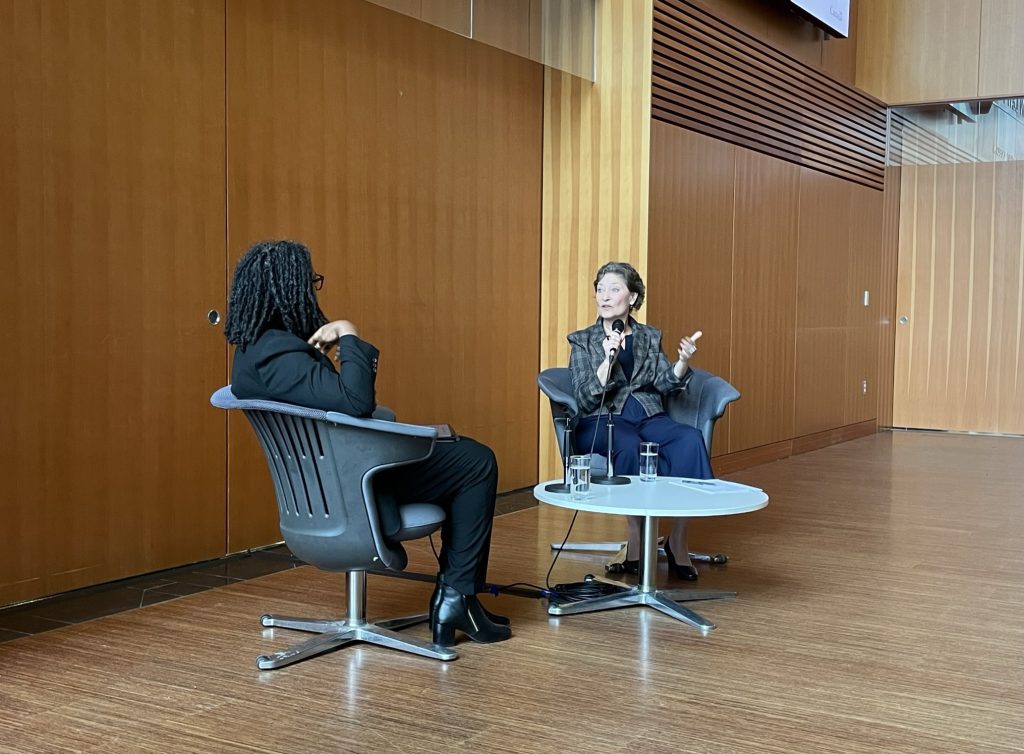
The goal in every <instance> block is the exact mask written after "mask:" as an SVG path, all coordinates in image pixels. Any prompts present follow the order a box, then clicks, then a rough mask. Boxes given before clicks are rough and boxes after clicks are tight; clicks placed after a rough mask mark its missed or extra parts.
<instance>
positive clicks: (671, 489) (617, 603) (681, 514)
mask: <svg viewBox="0 0 1024 754" xmlns="http://www.w3.org/2000/svg"><path fill="white" fill-rule="evenodd" d="M629 480H630V483H629V484H624V485H595V484H593V483H591V485H590V494H589V495H588V497H587V498H586V499H585V500H573V499H572V498H571V496H570V495H569V494H568V493H561V492H549V491H547V490H545V489H544V488H545V486H547V485H549V484H552V483H557V482H559V481H561V480H557V479H555V480H550V481H548V482H542V483H541V484H538V485H537V486H536V487H534V488H533V496H534V497H535V498H537V500H539V501H541V502H542V503H547V504H549V505H556V506H558V507H560V508H569V509H570V510H579V511H588V512H590V513H611V514H613V515H619V516H643V519H644V526H643V535H642V537H641V541H640V578H639V579H638V583H637V585H636V586H635V587H624V588H623V589H622V591H621V592H619V593H616V594H608V595H603V596H601V597H593V598H591V599H584V600H579V601H576V602H561V601H559V600H558V599H557V598H554V599H552V600H551V602H550V603H549V605H548V613H549V614H550V615H572V614H575V613H589V612H594V611H597V610H610V609H612V608H616V607H634V606H639V605H647V606H648V607H653V608H655V609H656V610H660V611H661V612H663V613H665V614H666V615H669V616H671V617H673V618H676V619H677V620H680V621H683V622H684V623H688V624H689V625H691V626H694V627H695V628H697V629H699V630H700V631H701V633H703V634H705V635H706V634H707V633H708V632H709V631H710V630H711V629H713V628H714V627H715V624H714V623H711V622H710V621H708V620H707V619H706V618H703V617H702V616H700V615H698V614H697V613H695V612H694V611H693V610H690V609H689V608H686V607H684V606H682V605H680V604H679V602H686V601H692V600H708V599H719V598H721V597H735V596H736V593H735V592H722V591H708V590H699V589H658V587H657V584H656V582H655V575H656V573H657V563H658V519H659V518H661V517H671V518H696V517H701V516H730V515H734V514H737V513H750V512H751V511H756V510H760V509H761V508H764V507H765V506H766V505H768V496H767V495H766V494H765V493H764V491H763V490H759V489H757V488H756V487H748V486H747V485H743V484H738V483H736V482H727V481H724V480H719V479H706V480H705V479H681V478H676V477H658V479H657V480H656V481H653V482H641V481H640V479H639V477H635V476H631V477H629Z"/></svg>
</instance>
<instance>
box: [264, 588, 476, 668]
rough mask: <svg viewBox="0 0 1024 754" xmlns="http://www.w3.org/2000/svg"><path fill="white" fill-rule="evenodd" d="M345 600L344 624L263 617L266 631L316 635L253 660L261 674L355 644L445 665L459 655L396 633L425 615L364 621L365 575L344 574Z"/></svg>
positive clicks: (334, 621)
mask: <svg viewBox="0 0 1024 754" xmlns="http://www.w3.org/2000/svg"><path fill="white" fill-rule="evenodd" d="M345 587H346V589H345V592H346V594H345V596H346V601H347V603H348V618H347V619H346V620H316V619H313V618H289V617H287V616H284V615H264V616H262V617H260V623H261V624H262V625H263V626H264V627H265V628H289V629H293V630H295V631H310V632H312V633H316V634H319V636H314V637H312V638H311V639H307V640H306V641H303V642H300V643H299V644H296V645H294V646H291V647H288V649H285V650H282V651H280V652H275V653H274V654H272V655H260V656H259V657H257V658H256V667H258V668H259V669H260V670H276V669H277V668H283V667H285V666H286V665H291V664H293V663H296V662H299V661H300V660H306V659H309V658H310V657H316V656H317V655H319V654H323V653H324V652H327V651H329V650H331V649H337V648H338V647H344V646H346V645H348V644H352V643H354V642H357V641H363V642H366V643H367V644H376V645H377V646H381V647H387V648H388V649H397V650H399V651H401V652H409V653H411V654H414V655H420V656H421V657H429V658H431V659H433V660H442V661H444V662H448V661H450V660H455V659H457V658H458V656H459V653H458V652H456V651H455V650H454V649H452V648H451V647H442V646H440V645H437V644H434V643H432V642H428V641H423V640H421V639H413V638H410V637H407V636H403V635H402V634H400V633H398V630H399V629H402V628H406V627H408V626H415V625H416V624H418V623H426V622H427V617H428V616H427V614H426V613H420V614H417V615H408V616H406V617H404V618H390V619H388V620H380V621H376V622H368V621H367V620H366V571H349V572H348V573H346V574H345Z"/></svg>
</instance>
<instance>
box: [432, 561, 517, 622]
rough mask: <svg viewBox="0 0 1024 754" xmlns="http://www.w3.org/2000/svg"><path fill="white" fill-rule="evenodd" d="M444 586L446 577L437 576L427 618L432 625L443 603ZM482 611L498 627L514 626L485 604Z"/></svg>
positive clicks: (481, 607)
mask: <svg viewBox="0 0 1024 754" xmlns="http://www.w3.org/2000/svg"><path fill="white" fill-rule="evenodd" d="M442 586H444V576H442V575H441V574H437V586H435V587H434V593H433V594H431V595H430V607H429V608H427V617H428V618H429V619H430V623H433V622H434V613H435V612H437V606H438V604H439V603H440V602H441V587H442ZM480 609H481V610H483V611H484V615H486V616H487V620H489V621H490V622H491V623H494V624H495V625H498V626H509V625H511V624H512V621H510V620H509V619H508V618H506V617H505V616H504V615H495V614H494V613H492V612H491V611H490V610H488V609H487V608H486V607H484V605H483V603H482V602H481V603H480Z"/></svg>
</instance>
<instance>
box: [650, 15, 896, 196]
mask: <svg viewBox="0 0 1024 754" xmlns="http://www.w3.org/2000/svg"><path fill="white" fill-rule="evenodd" d="M653 28H654V31H653V34H654V41H653V55H654V59H653V64H652V73H653V83H652V95H651V97H652V99H651V102H652V113H653V116H654V117H655V118H656V119H658V120H662V121H664V122H666V123H672V124H674V125H677V126H681V127H683V128H687V129H690V130H693V131H698V132H700V133H704V134H707V135H709V136H713V137H715V138H718V139H723V140H725V141H730V142H732V143H734V144H737V145H739V146H742V147H746V148H748V149H753V150H756V151H759V152H763V153H765V154H770V155H773V156H775V157H778V158H780V159H783V160H787V161H789V162H794V163H796V164H798V165H802V166H805V167H810V168H813V169H815V170H818V171H821V172H824V173H828V174H830V175H834V176H837V177H840V178H844V179H846V180H850V181H855V182H857V183H861V184H863V185H865V186H870V187H872V188H876V189H879V190H881V188H882V186H883V180H884V174H883V171H884V166H885V139H886V133H885V109H884V107H883V106H882V103H880V102H878V101H877V100H874V99H872V98H871V97H869V96H868V95H866V94H864V93H863V92H860V91H858V90H856V89H854V88H853V87H850V86H847V85H845V84H842V83H841V82H839V81H836V80H835V79H833V78H831V77H830V76H828V75H827V74H825V73H823V72H822V71H820V70H819V69H818V68H817V67H815V66H809V65H806V64H803V63H801V62H799V61H796V60H794V59H792V58H790V57H788V56H786V55H784V54H782V53H780V52H779V51H778V50H776V49H774V48H773V47H772V46H771V45H769V44H766V43H765V42H763V41H761V40H759V39H757V38H755V37H752V36H750V35H749V34H747V33H745V32H743V31H741V30H739V29H736V28H734V27H732V26H730V25H729V24H727V23H724V22H723V21H721V20H720V19H718V18H717V17H715V16H714V15H712V14H711V13H709V12H708V11H707V10H706V9H704V8H703V7H702V6H699V5H696V4H694V3H691V2H688V1H687V0H656V2H655V3H654V27H653Z"/></svg>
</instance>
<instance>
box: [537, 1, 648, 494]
mask: <svg viewBox="0 0 1024 754" xmlns="http://www.w3.org/2000/svg"><path fill="white" fill-rule="evenodd" d="M597 13H598V16H597V37H598V40H599V42H598V46H599V49H600V50H601V54H600V55H598V74H597V80H596V82H595V83H593V84H592V83H590V82H588V81H584V80H582V79H580V78H577V77H575V76H571V75H569V74H567V73H562V72H560V71H556V70H553V69H551V68H547V69H545V73H544V77H545V78H544V81H545V86H544V178H543V185H544V189H543V194H544V199H543V233H542V238H543V241H542V271H541V290H540V311H541V314H540V366H541V368H546V367H550V366H564V365H566V364H568V361H569V345H568V343H567V342H566V340H565V336H566V335H567V334H568V333H570V332H572V331H573V330H577V329H579V328H581V327H585V326H587V325H589V324H591V323H592V322H593V321H594V318H595V316H596V314H595V310H594V293H593V287H592V285H591V281H592V280H593V276H594V272H595V271H596V270H597V268H598V267H600V265H602V264H603V263H605V262H607V261H609V260H612V259H616V260H621V261H627V262H630V263H632V264H633V265H635V266H636V267H637V269H639V270H640V272H641V274H643V273H644V272H646V265H647V223H648V206H647V205H648V192H649V190H650V184H649V180H650V179H649V167H650V80H651V74H650V65H651V9H650V5H649V4H647V3H617V2H601V3H598V5H597ZM538 401H539V416H540V423H541V425H542V426H548V427H550V426H551V412H550V408H549V405H548V401H547V399H545V398H543V396H541V397H540V398H538ZM540 437H541V446H540V454H539V468H540V475H541V477H542V478H550V477H552V476H555V475H558V474H560V473H561V470H560V465H559V461H558V451H557V448H556V446H555V444H554V436H553V433H552V432H549V431H544V432H542V433H541V435H540Z"/></svg>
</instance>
